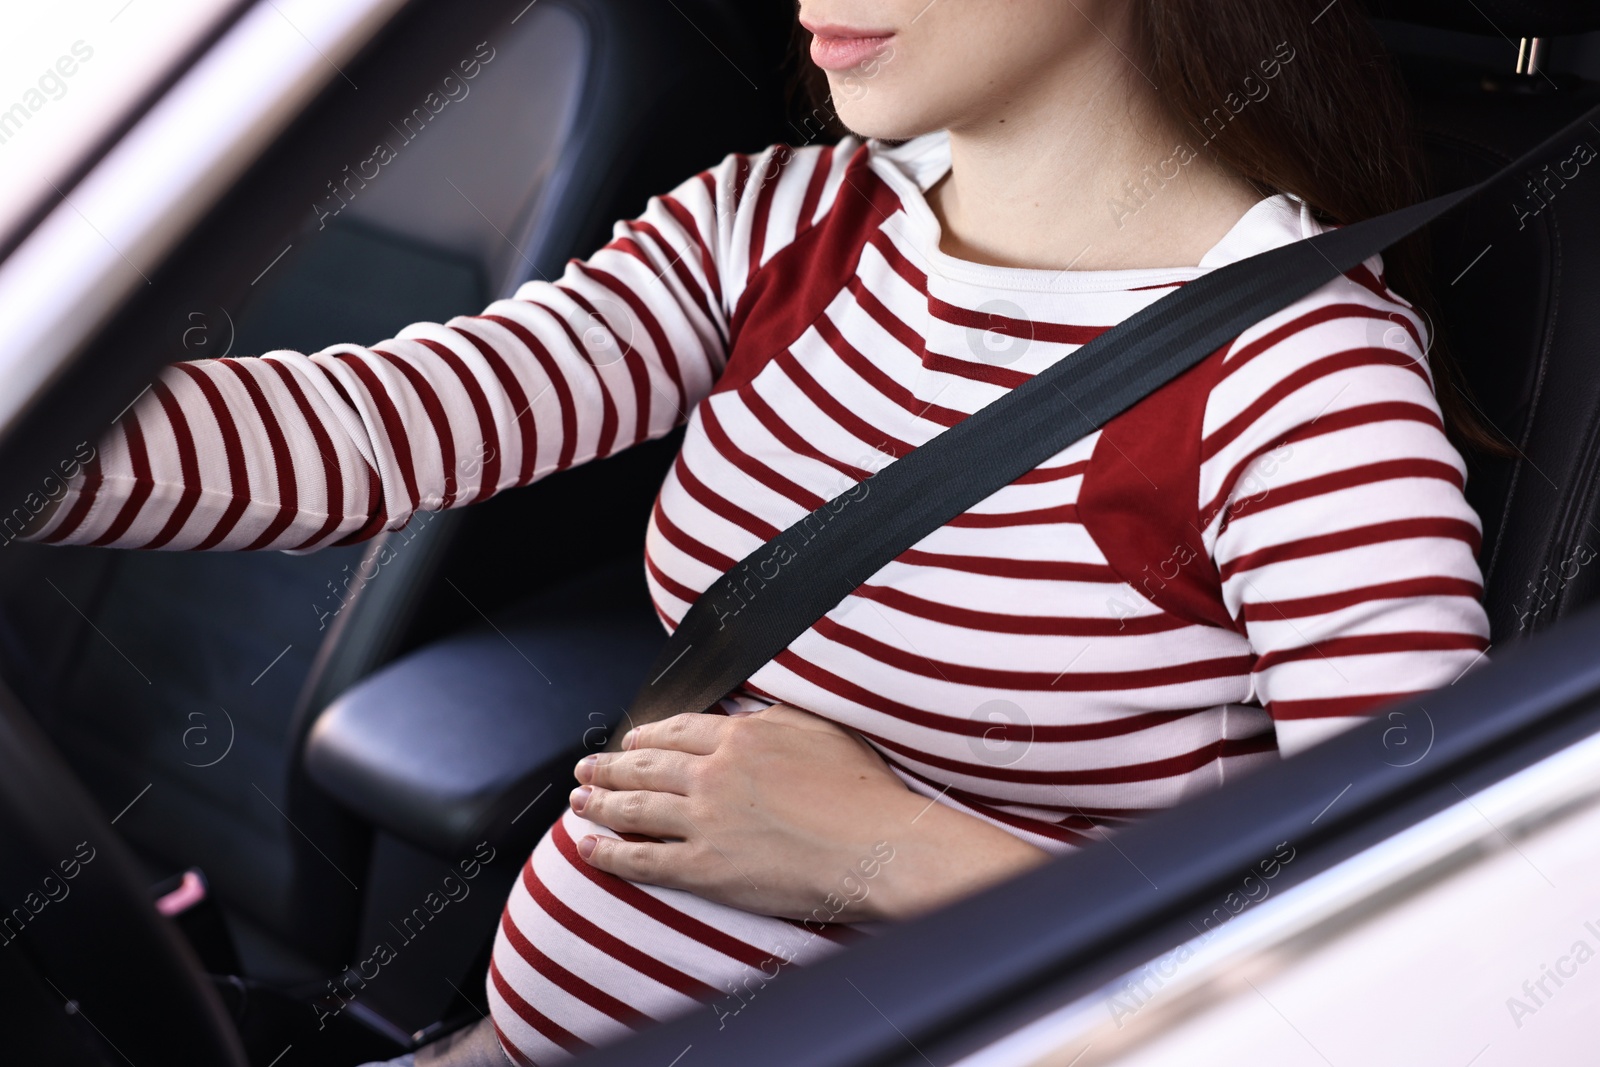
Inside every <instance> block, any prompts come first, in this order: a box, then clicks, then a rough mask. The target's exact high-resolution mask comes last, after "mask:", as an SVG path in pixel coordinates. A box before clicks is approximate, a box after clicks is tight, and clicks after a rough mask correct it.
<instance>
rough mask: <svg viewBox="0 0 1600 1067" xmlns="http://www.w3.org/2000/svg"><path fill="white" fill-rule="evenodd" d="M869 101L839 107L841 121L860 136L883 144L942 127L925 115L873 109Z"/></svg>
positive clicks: (909, 138) (907, 138) (888, 109)
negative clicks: (877, 140) (874, 139)
mask: <svg viewBox="0 0 1600 1067" xmlns="http://www.w3.org/2000/svg"><path fill="white" fill-rule="evenodd" d="M866 103H867V102H866V101H856V102H846V103H844V104H836V106H837V107H838V116H839V121H840V122H841V123H843V124H844V128H845V129H847V130H849V131H850V132H851V133H853V134H855V135H856V136H857V137H861V138H868V137H876V138H878V139H879V140H884V141H909V140H911V138H913V137H920V136H922V135H923V134H925V133H931V132H932V131H934V130H937V129H939V128H940V124H939V123H938V122H936V121H934V120H933V119H931V118H928V117H925V116H923V115H920V114H919V115H908V114H906V113H905V112H902V111H898V110H897V109H891V108H885V107H870V106H864V105H866Z"/></svg>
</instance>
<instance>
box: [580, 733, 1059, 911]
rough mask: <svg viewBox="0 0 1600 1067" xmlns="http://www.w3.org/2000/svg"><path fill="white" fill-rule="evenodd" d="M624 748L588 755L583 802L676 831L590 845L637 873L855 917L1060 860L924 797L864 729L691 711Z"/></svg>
mask: <svg viewBox="0 0 1600 1067" xmlns="http://www.w3.org/2000/svg"><path fill="white" fill-rule="evenodd" d="M624 744H625V746H626V750H625V751H623V752H619V753H601V754H599V755H594V756H588V757H585V759H584V760H583V762H581V763H579V764H578V767H577V777H578V780H579V782H580V783H584V784H581V785H580V786H579V787H578V788H577V789H575V790H574V791H573V795H572V806H573V808H574V810H576V811H577V812H578V813H579V814H581V815H582V816H583V817H584V818H586V819H589V820H591V821H593V822H596V823H599V824H601V825H602V826H606V827H608V828H610V829H612V830H614V831H617V832H618V833H621V834H628V835H639V834H643V835H648V836H649V837H652V838H659V839H663V840H659V841H650V840H624V839H622V838H619V837H611V836H607V835H600V834H595V835H591V836H588V837H585V838H583V839H582V841H580V843H579V852H580V854H583V855H584V857H585V859H587V860H588V862H590V863H592V864H593V865H595V866H596V867H599V868H600V869H601V870H605V871H609V872H610V873H612V874H615V875H618V876H620V877H623V878H628V879H630V880H633V881H638V882H647V883H649V884H652V885H662V886H671V887H674V888H678V889H685V890H688V891H690V892H692V893H695V894H696V895H698V896H701V897H705V898H707V899H709V900H714V901H717V902H719V903H723V904H730V905H732V906H734V907H738V908H743V909H745V910H746V911H754V912H760V913H763V914H767V915H779V916H784V917H786V918H791V919H804V918H811V917H815V916H817V915H818V914H824V915H827V916H829V918H828V920H827V921H830V922H853V921H862V920H879V919H901V918H906V917H908V916H911V915H915V914H918V913H920V912H923V911H927V910H930V909H932V908H936V907H938V906H940V905H942V904H946V903H949V902H950V901H953V900H956V899H958V898H960V897H964V896H966V895H968V894H970V893H973V892H976V891H977V890H979V889H982V888H984V887H985V886H988V885H990V884H993V883H995V882H999V881H1002V880H1004V879H1006V878H1008V877H1010V876H1012V875H1014V874H1017V873H1019V872H1021V871H1023V870H1026V869H1027V868H1029V867H1032V866H1034V865H1036V864H1039V863H1042V862H1044V861H1045V860H1046V859H1047V858H1048V855H1047V854H1046V853H1045V852H1044V851H1043V850H1041V849H1038V848H1035V847H1034V846H1032V845H1030V844H1028V843H1027V842H1025V841H1022V840H1020V839H1018V838H1017V837H1016V836H1014V835H1012V834H1010V833H1007V832H1006V831H1004V830H1001V829H999V828H998V827H995V826H991V825H990V824H989V823H986V822H984V821H983V820H981V819H977V818H974V817H973V816H970V815H966V814H963V813H962V812H959V811H956V810H955V809H953V808H951V807H949V806H947V805H945V804H941V803H939V802H938V801H936V800H929V799H928V798H926V797H923V796H920V795H918V794H916V793H913V792H911V790H909V789H907V788H906V787H905V785H904V784H903V783H902V782H901V781H900V779H898V778H897V777H895V775H894V774H893V772H891V771H890V770H889V768H888V767H887V766H886V765H885V764H884V762H883V760H882V759H881V758H879V756H878V754H877V753H876V751H874V750H873V749H872V747H871V746H870V745H868V744H867V743H866V742H865V741H863V740H862V739H861V738H860V737H858V736H857V735H855V734H854V733H851V732H850V731H848V730H845V729H842V728H841V727H839V726H836V725H834V724H833V723H831V722H829V721H828V720H826V719H822V718H819V717H818V716H815V715H812V714H810V713H809V712H804V711H801V710H799V709H797V708H792V707H788V706H787V705H783V704H776V705H773V706H772V707H770V708H768V709H766V710H764V711H760V712H756V713H755V714H752V715H737V716H732V717H729V716H723V715H678V716H674V717H673V718H670V719H665V720H662V721H661V722H658V723H649V724H646V725H644V726H640V727H637V728H635V729H634V730H632V731H631V732H630V733H629V734H628V736H627V738H626V739H625V741H624ZM586 850H587V851H586Z"/></svg>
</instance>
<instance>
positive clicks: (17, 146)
mask: <svg viewBox="0 0 1600 1067" xmlns="http://www.w3.org/2000/svg"><path fill="white" fill-rule="evenodd" d="M234 2H235V0H79V2H75V3H66V4H26V5H16V6H15V8H14V9H13V10H11V11H8V12H7V13H6V28H5V29H6V32H5V33H3V34H0V233H4V232H7V231H9V230H10V229H11V228H12V227H13V226H15V225H16V224H17V223H18V222H19V221H21V220H22V219H23V218H25V217H27V215H28V214H29V213H30V212H31V211H32V210H34V209H35V208H36V207H37V206H38V205H39V204H40V203H42V202H49V201H50V200H51V199H53V198H57V197H58V196H59V195H60V193H59V190H60V189H61V188H62V187H63V183H64V181H65V179H66V176H67V174H68V173H69V172H70V171H71V170H72V167H73V165H74V164H75V163H76V162H78V161H79V160H81V159H82V158H83V155H84V153H85V152H87V151H88V150H89V149H90V148H91V147H92V146H93V145H94V144H95V142H96V141H97V140H98V139H99V138H100V137H101V136H103V135H104V134H105V133H106V132H107V131H108V130H109V129H111V128H112V127H114V126H115V125H116V124H117V122H118V121H119V120H121V119H122V118H123V117H124V116H126V115H127V113H128V111H129V109H131V108H132V107H134V106H136V105H137V104H138V102H139V101H140V100H141V99H142V97H143V96H144V94H145V93H146V92H147V91H148V90H149V89H150V88H151V86H152V85H154V84H155V83H156V82H158V81H159V80H160V79H161V77H162V75H163V74H165V73H166V72H167V71H168V70H170V69H171V67H172V65H173V64H174V63H175V62H177V61H178V60H179V59H180V58H181V57H182V56H183V55H184V53H185V52H186V51H187V50H188V49H189V48H190V47H191V46H192V45H193V44H194V42H195V41H196V40H197V39H198V38H200V37H201V36H202V35H204V33H205V32H206V30H207V29H208V28H209V27H211V26H213V25H215V24H216V22H217V20H218V19H219V18H221V17H222V16H223V15H224V14H225V13H226V11H227V9H228V8H230V7H231V6H232V5H233V3H234Z"/></svg>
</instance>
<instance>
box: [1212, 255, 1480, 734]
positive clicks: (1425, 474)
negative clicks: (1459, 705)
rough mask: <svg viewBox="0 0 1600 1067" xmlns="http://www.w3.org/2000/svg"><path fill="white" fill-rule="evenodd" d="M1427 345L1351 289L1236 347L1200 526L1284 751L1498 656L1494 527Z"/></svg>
mask: <svg viewBox="0 0 1600 1067" xmlns="http://www.w3.org/2000/svg"><path fill="white" fill-rule="evenodd" d="M1369 265H1370V263H1369ZM1368 281H1369V283H1371V284H1375V283H1372V282H1371V278H1370V275H1369V276H1368ZM1424 340H1425V334H1424V332H1423V326H1422V323H1421V321H1420V317H1419V316H1417V315H1416V313H1414V312H1412V311H1410V309H1409V308H1406V307H1404V306H1403V305H1401V304H1398V303H1395V302H1391V301H1389V300H1386V299H1384V298H1382V297H1379V296H1378V295H1377V294H1376V293H1374V292H1373V291H1372V290H1371V289H1370V288H1368V287H1366V286H1363V285H1360V284H1357V283H1356V282H1355V281H1352V280H1350V279H1344V278H1341V279H1338V280H1337V281H1336V282H1334V283H1333V284H1332V285H1330V286H1329V287H1327V288H1326V289H1324V290H1321V291H1319V294H1313V297H1311V298H1307V300H1306V301H1301V302H1300V303H1298V304H1295V305H1291V306H1290V307H1289V308H1288V309H1286V310H1285V311H1284V312H1282V313H1280V314H1279V315H1277V316H1274V317H1273V318H1271V319H1269V320H1267V321H1266V322H1264V323H1262V324H1261V325H1259V326H1258V327H1255V328H1253V329H1252V330H1251V331H1248V332H1247V333H1246V334H1245V335H1244V336H1243V337H1241V338H1240V339H1239V340H1238V341H1236V342H1235V344H1234V345H1233V346H1232V348H1231V350H1230V352H1229V355H1228V358H1227V359H1226V360H1225V362H1224V363H1223V374H1224V377H1223V378H1222V380H1221V381H1220V383H1219V384H1218V385H1217V386H1216V387H1215V388H1214V389H1213V390H1212V393H1211V398H1210V401H1209V406H1208V409H1207V413H1206V423H1205V425H1206V434H1207V439H1206V444H1205V445H1204V446H1203V451H1204V454H1206V455H1207V456H1208V458H1207V459H1206V460H1205V464H1204V466H1203V467H1202V470H1201V496H1202V499H1208V500H1215V501H1217V504H1215V505H1212V509H1211V514H1209V515H1206V512H1205V511H1203V512H1202V514H1203V515H1206V517H1207V518H1209V519H1211V520H1212V521H1211V522H1210V523H1209V525H1208V529H1207V536H1208V538H1213V539H1214V542H1213V543H1214V546H1215V547H1214V553H1213V557H1214V559H1215V562H1216V564H1217V568H1218V573H1219V575H1220V577H1221V581H1222V596H1223V600H1224V602H1225V603H1226V605H1227V607H1228V610H1229V613H1230V614H1231V615H1232V616H1233V617H1234V619H1235V620H1236V623H1237V625H1238V627H1239V629H1240V630H1241V632H1243V633H1244V634H1246V635H1247V636H1248V638H1249V640H1250V646H1251V648H1252V650H1253V651H1254V652H1255V653H1256V657H1257V658H1256V662H1255V666H1254V669H1253V672H1252V683H1253V689H1254V694H1255V696H1256V698H1257V699H1259V700H1260V701H1261V703H1262V704H1263V705H1264V706H1265V707H1266V708H1267V710H1268V711H1269V712H1270V713H1271V714H1272V717H1273V719H1274V720H1275V722H1276V727H1277V734H1278V748H1279V751H1280V752H1281V753H1283V754H1284V755H1292V754H1294V753H1295V752H1298V751H1301V750H1303V749H1305V748H1307V747H1309V746H1311V745H1313V744H1315V743H1316V742H1318V741H1320V740H1322V739H1323V738H1326V737H1328V736H1330V735H1331V734H1334V733H1337V732H1339V731H1341V730H1344V729H1347V728H1349V727H1350V726H1353V725H1355V724H1356V723H1358V722H1360V721H1361V719H1362V718H1363V717H1365V716H1366V715H1367V714H1369V713H1370V712H1371V711H1372V709H1374V708H1375V707H1377V706H1379V705H1382V704H1384V703H1386V702H1388V701H1392V700H1396V699H1399V698H1401V697H1404V696H1406V695H1410V694H1414V693H1419V692H1423V691H1426V690H1429V689H1433V688H1437V687H1439V686H1442V685H1447V684H1449V683H1451V682H1453V681H1454V680H1455V679H1457V678H1459V677H1460V676H1461V675H1462V674H1463V673H1464V672H1465V671H1466V670H1468V669H1469V668H1470V667H1472V666H1474V665H1475V664H1476V663H1478V662H1479V661H1481V660H1482V658H1483V654H1484V652H1485V650H1486V649H1487V647H1488V638H1489V625H1488V617H1487V615H1486V614H1485V612H1484V610H1483V607H1482V605H1481V604H1480V602H1479V599H1480V598H1481V596H1482V595H1483V578H1482V574H1481V572H1480V570H1479V567H1478V563H1477V559H1476V555H1477V550H1478V545H1479V542H1480V532H1481V528H1482V527H1481V524H1480V522H1479V520H1478V516H1477V515H1476V514H1475V513H1474V512H1473V510H1472V507H1471V506H1470V505H1469V504H1468V503H1467V500H1466V497H1465V495H1464V494H1463V489H1464V486H1465V483H1466V467H1465V464H1464V463H1463V462H1462V459H1461V456H1460V454H1459V453H1458V452H1457V451H1456V450H1455V448H1454V447H1452V446H1451V444H1450V442H1449V441H1448V440H1447V439H1446V437H1445V434H1444V429H1443V420H1442V419H1441V417H1440V414H1439V406H1438V403H1437V401H1436V400H1435V399H1434V395H1433V388H1432V383H1431V379H1430V376H1429V372H1428V367H1427V360H1426V358H1425V357H1424V354H1423V351H1424V346H1423V341H1424ZM1241 427H1243V429H1242V430H1241V429H1240V428H1241ZM1397 736H1398V735H1397ZM1412 740H1416V741H1417V742H1418V745H1419V746H1420V744H1421V743H1422V741H1423V740H1424V739H1419V738H1415V737H1414V738H1412Z"/></svg>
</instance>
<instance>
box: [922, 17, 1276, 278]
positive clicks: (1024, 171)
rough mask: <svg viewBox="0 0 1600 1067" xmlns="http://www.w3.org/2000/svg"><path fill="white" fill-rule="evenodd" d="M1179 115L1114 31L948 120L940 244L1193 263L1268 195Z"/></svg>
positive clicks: (1091, 265) (1100, 264)
mask: <svg viewBox="0 0 1600 1067" xmlns="http://www.w3.org/2000/svg"><path fill="white" fill-rule="evenodd" d="M1175 126H1176V124H1175V123H1173V122H1171V121H1170V120H1169V119H1167V117H1166V116H1165V114H1164V113H1163V112H1162V109H1161V108H1160V107H1159V103H1158V100H1157V97H1156V93H1155V90H1154V89H1153V88H1152V87H1151V86H1150V85H1149V83H1148V82H1146V81H1145V80H1144V77H1143V75H1142V74H1141V73H1140V72H1139V71H1138V70H1137V69H1136V68H1135V67H1134V66H1133V65H1132V63H1131V62H1130V61H1129V60H1128V59H1127V58H1125V56H1124V54H1123V53H1122V52H1121V51H1120V50H1119V49H1118V47H1117V46H1116V45H1114V44H1112V43H1111V42H1110V40H1109V39H1107V40H1106V41H1105V47H1104V48H1103V49H1100V50H1098V51H1096V52H1094V53H1091V54H1088V55H1083V56H1078V57H1074V60H1073V61H1072V62H1064V63H1062V64H1061V65H1060V66H1059V67H1057V68H1056V70H1055V71H1053V72H1052V76H1051V77H1050V78H1049V79H1041V80H1039V81H1037V82H1035V83H1034V84H1032V85H1030V86H1029V89H1028V92H1027V93H1026V95H1025V96H1022V97H1020V98H1017V99H1008V100H995V101H993V102H992V103H991V104H990V105H989V106H987V107H984V108H980V109H977V110H976V113H975V114H974V115H973V116H972V117H970V118H969V119H967V120H966V121H964V122H962V123H961V124H960V125H953V126H951V127H950V161H951V167H950V171H949V173H948V174H947V175H946V176H945V177H944V178H943V179H942V180H940V181H939V182H938V183H936V184H935V185H934V187H933V188H932V189H931V190H930V191H929V193H928V202H929V204H930V206H932V208H933V211H934V213H935V215H936V216H937V217H938V219H939V222H940V224H941V226H942V228H943V236H942V239H941V241H940V248H941V250H942V251H944V252H945V253H947V254H949V255H952V256H956V257H958V258H960V259H967V260H972V261H975V262H979V263H989V264H994V265H997V266H1008V267H1033V268H1041V269H1047V270H1064V269H1067V268H1069V267H1070V268H1072V269H1074V270H1113V269H1120V268H1127V267H1185V266H1188V267H1192V266H1195V265H1196V264H1198V263H1199V261H1200V258H1201V257H1202V256H1203V255H1204V254H1205V253H1206V251H1207V250H1209V249H1210V248H1211V246H1212V245H1214V244H1216V243H1217V241H1218V240H1220V239H1221V238H1222V236H1223V235H1224V234H1226V233H1227V232H1228V230H1230V229H1231V228H1232V227H1233V225H1234V224H1235V223H1237V222H1238V221H1239V218H1240V216H1242V215H1243V214H1244V213H1245V212H1246V211H1248V210H1249V209H1250V207H1251V206H1252V205H1254V204H1255V203H1257V202H1258V201H1259V200H1260V199H1261V195H1260V194H1259V193H1258V192H1257V191H1256V190H1255V189H1254V188H1253V187H1252V186H1250V185H1249V183H1247V182H1245V181H1244V180H1243V179H1242V178H1239V177H1238V176H1237V175H1235V174H1233V173H1231V172H1230V171H1227V170H1225V169H1224V168H1223V167H1222V166H1220V165H1219V164H1217V163H1215V162H1214V161H1212V160H1211V159H1210V158H1209V157H1207V156H1205V155H1201V154H1199V153H1198V152H1197V150H1196V148H1194V147H1191V144H1193V143H1198V140H1199V139H1198V138H1196V137H1194V136H1193V135H1192V131H1185V130H1183V129H1181V128H1175Z"/></svg>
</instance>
